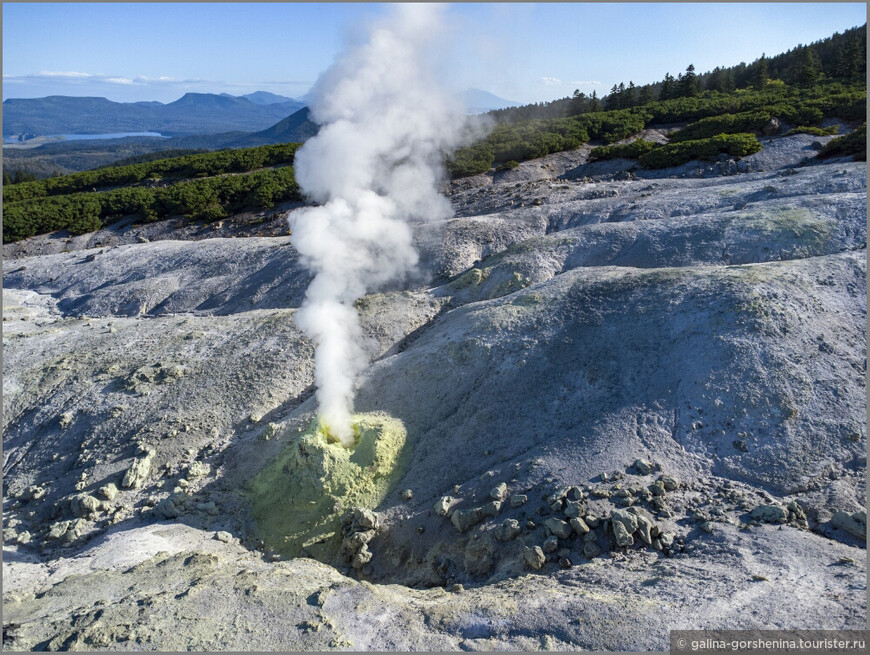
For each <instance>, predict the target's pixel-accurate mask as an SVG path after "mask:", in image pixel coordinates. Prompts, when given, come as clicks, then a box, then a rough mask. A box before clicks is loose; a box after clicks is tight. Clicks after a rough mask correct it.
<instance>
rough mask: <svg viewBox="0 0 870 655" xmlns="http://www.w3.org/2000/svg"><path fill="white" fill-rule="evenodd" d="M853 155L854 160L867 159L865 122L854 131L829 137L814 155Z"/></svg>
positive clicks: (825, 157) (819, 156) (819, 157)
mask: <svg viewBox="0 0 870 655" xmlns="http://www.w3.org/2000/svg"><path fill="white" fill-rule="evenodd" d="M846 155H853V157H852V159H854V160H855V161H867V123H864V124H863V125H861V127H859V128H858V129H857V130H855V131H854V132H850V133H849V134H845V135H843V136H841V137H837V138H836V139H831V140H830V141H828V143H827V144H825V146H824V147H823V148H822V149H821V150H820V151H819V154H817V155H816V157H817V158H818V159H828V158H829V157H844V156H846Z"/></svg>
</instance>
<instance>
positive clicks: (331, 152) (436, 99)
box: [289, 5, 465, 445]
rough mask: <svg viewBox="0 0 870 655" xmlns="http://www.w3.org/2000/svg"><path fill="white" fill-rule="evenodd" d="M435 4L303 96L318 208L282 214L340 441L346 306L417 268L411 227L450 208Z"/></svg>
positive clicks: (386, 27) (454, 133)
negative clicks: (442, 186)
mask: <svg viewBox="0 0 870 655" xmlns="http://www.w3.org/2000/svg"><path fill="white" fill-rule="evenodd" d="M440 11H441V10H440V8H439V7H437V6H433V5H395V6H394V7H393V11H392V15H391V17H390V18H389V19H387V20H386V21H384V22H383V23H380V24H378V25H376V26H375V27H374V28H373V29H372V30H371V32H370V34H369V37H368V41H367V42H366V43H363V44H361V45H355V46H352V47H349V48H348V49H347V50H346V51H345V52H343V53H342V54H341V55H340V56H339V57H338V59H337V61H336V62H335V63H334V64H333V65H332V66H331V67H330V68H329V69H328V70H327V71H326V72H325V73H324V74H323V75H321V77H320V78H319V79H318V81H317V83H316V84H315V86H314V89H313V91H312V96H313V98H312V101H311V103H310V109H311V114H312V118H313V120H314V121H315V122H317V123H318V124H320V125H321V128H320V131H319V132H318V134H317V136H315V137H314V138H312V139H310V140H309V141H307V142H306V143H305V145H304V146H303V147H302V148H300V149H299V151H298V152H297V153H296V157H295V164H294V166H295V169H296V178H297V180H298V182H299V185H300V186H301V187H302V190H303V192H304V193H305V195H306V196H307V197H308V198H309V199H310V200H312V201H314V202H316V203H318V204H319V205H320V206H318V207H313V208H306V209H304V210H299V211H296V212H294V213H292V214H291V215H290V218H289V221H290V227H291V229H292V233H293V237H292V241H293V245H294V246H295V247H296V249H297V250H298V251H299V253H300V255H301V257H302V261H303V263H304V264H305V265H306V266H307V267H308V268H309V269H310V270H311V272H312V273H314V279H313V281H312V282H311V285H310V286H309V288H308V291H307V293H306V295H305V300H304V302H303V304H302V307H301V308H300V309H299V310H298V311H297V312H296V315H295V320H296V324H297V325H298V326H299V328H300V329H302V330H303V331H304V332H305V333H306V334H307V335H308V336H309V337H311V338H312V339H313V340H314V343H315V348H316V349H315V379H316V384H317V401H318V404H319V414H320V417H321V419H322V420H323V421H324V423H325V424H326V426H327V428H328V430H329V432H330V433H331V434H332V435H333V436H335V437H336V438H338V439H340V440H341V442H342V443H344V444H345V445H350V444H351V443H353V430H352V426H351V416H352V413H353V397H354V381H355V379H356V377H357V376H358V374H359V373H360V372H361V371H362V370H363V368H364V367H365V366H366V365H367V364H368V359H367V357H366V355H365V353H364V351H363V349H362V346H361V339H362V330H361V327H360V323H359V317H358V315H357V312H356V309H355V307H354V301H355V300H357V299H358V298H361V297H362V296H364V295H365V294H366V293H367V292H368V291H369V290H371V289H375V288H377V287H380V286H381V285H384V284H385V283H387V282H391V281H395V280H402V279H403V278H404V277H406V276H407V275H408V274H409V273H410V272H411V271H413V270H414V268H415V267H416V265H417V261H418V257H417V252H416V251H415V249H414V247H413V245H412V239H411V229H410V227H409V223H410V222H412V221H413V222H417V221H425V220H438V219H444V218H447V217H449V216H450V215H451V208H450V204H449V203H448V202H447V200H446V198H444V197H442V196H441V195H440V194H439V193H438V182H439V180H440V179H442V168H443V159H444V155H445V153H448V152H450V151H452V150H453V149H455V148H456V147H457V146H458V145H459V144H460V141H461V138H462V134H463V133H464V130H463V125H464V122H465V120H464V113H463V111H462V107H461V106H459V105H458V101H456V100H455V99H454V98H453V96H451V95H450V94H448V93H447V92H445V91H443V90H441V89H440V88H439V86H438V84H437V83H436V81H435V75H434V74H433V70H432V68H431V66H430V64H431V62H432V61H433V53H435V52H436V51H437V48H438V47H439V41H438V40H439V34H440V32H441V30H440V19H441V17H440ZM441 45H443V44H441Z"/></svg>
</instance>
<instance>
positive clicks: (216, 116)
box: [3, 92, 303, 136]
mask: <svg viewBox="0 0 870 655" xmlns="http://www.w3.org/2000/svg"><path fill="white" fill-rule="evenodd" d="M258 93H262V94H264V95H257V94H249V95H255V96H256V97H255V100H256V102H255V101H254V100H252V99H250V98H247V97H235V96H229V95H219V94H214V93H187V94H185V95H184V96H182V97H181V98H179V99H178V100H176V101H175V102H170V103H169V104H163V103H160V102H153V101H152V102H131V103H125V102H113V101H111V100H107V99H106V98H93V97H72V96H48V97H46V98H27V99H24V98H10V99H9V100H5V101H4V102H3V134H4V135H16V134H33V135H37V136H42V135H53V134H106V133H115V132H160V133H161V134H164V135H172V136H175V135H190V134H208V133H215V132H229V131H246V132H247V131H258V130H263V129H266V128H268V127H270V126H272V125H274V124H275V121H279V120H281V119H282V118H285V117H287V116H289V115H290V114H292V113H294V112H296V111H298V110H299V109H300V108H301V107H302V106H303V105H302V103H300V102H298V101H296V100H292V99H290V100H286V101H283V100H282V101H275V102H271V100H275V99H279V100H280V99H281V96H274V94H267V93H266V92H258Z"/></svg>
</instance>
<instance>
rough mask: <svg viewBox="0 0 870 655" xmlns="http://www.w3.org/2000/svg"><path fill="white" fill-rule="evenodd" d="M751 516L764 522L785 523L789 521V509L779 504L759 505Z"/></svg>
mask: <svg viewBox="0 0 870 655" xmlns="http://www.w3.org/2000/svg"><path fill="white" fill-rule="evenodd" d="M750 516H751V517H752V518H753V519H755V520H756V521H762V522H763V523H785V522H786V521H788V510H786V509H785V508H784V507H780V506H779V505H759V506H758V507H756V508H755V509H754V510H752V512H751V514H750Z"/></svg>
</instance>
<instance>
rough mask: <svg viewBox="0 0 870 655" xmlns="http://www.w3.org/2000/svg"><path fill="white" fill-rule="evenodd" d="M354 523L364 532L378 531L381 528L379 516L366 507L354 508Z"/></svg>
mask: <svg viewBox="0 0 870 655" xmlns="http://www.w3.org/2000/svg"><path fill="white" fill-rule="evenodd" d="M353 521H354V523H356V525H358V526H359V527H360V528H361V529H363V530H377V529H378V528H379V527H380V519H378V515H377V514H375V513H374V512H373V511H372V510H370V509H366V508H364V507H354V508H353Z"/></svg>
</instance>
